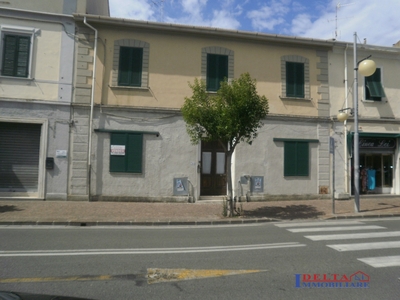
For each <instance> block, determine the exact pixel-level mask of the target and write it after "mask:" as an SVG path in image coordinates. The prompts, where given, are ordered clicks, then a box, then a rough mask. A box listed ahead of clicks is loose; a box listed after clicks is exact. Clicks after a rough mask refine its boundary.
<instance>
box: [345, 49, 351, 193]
mask: <svg viewBox="0 0 400 300" xmlns="http://www.w3.org/2000/svg"><path fill="white" fill-rule="evenodd" d="M348 47H349V45H348V44H346V48H345V49H344V93H345V95H344V99H345V103H344V107H345V108H348V107H349V106H348V105H349V104H348V88H349V86H348V77H347V48H348ZM343 127H344V128H343V131H344V132H343V134H344V178H345V184H344V190H345V193H348V194H349V195H350V191H349V174H348V169H349V168H348V166H349V163H348V161H347V160H348V149H347V120H346V121H344V123H343Z"/></svg>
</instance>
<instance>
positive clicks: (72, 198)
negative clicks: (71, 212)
mask: <svg viewBox="0 0 400 300" xmlns="http://www.w3.org/2000/svg"><path fill="white" fill-rule="evenodd" d="M67 200H68V201H89V196H88V195H68V198H67Z"/></svg>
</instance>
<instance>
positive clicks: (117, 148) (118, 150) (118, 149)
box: [111, 145, 125, 155]
mask: <svg viewBox="0 0 400 300" xmlns="http://www.w3.org/2000/svg"><path fill="white" fill-rule="evenodd" d="M111 155H125V145H111Z"/></svg>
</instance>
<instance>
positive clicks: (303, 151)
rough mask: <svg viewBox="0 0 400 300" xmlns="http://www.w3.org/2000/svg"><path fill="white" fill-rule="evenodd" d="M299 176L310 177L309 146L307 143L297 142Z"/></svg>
mask: <svg viewBox="0 0 400 300" xmlns="http://www.w3.org/2000/svg"><path fill="white" fill-rule="evenodd" d="M296 150H297V155H296V158H297V162H296V163H297V164H296V165H297V176H308V166H309V154H308V153H309V145H308V143H307V142H297V149H296Z"/></svg>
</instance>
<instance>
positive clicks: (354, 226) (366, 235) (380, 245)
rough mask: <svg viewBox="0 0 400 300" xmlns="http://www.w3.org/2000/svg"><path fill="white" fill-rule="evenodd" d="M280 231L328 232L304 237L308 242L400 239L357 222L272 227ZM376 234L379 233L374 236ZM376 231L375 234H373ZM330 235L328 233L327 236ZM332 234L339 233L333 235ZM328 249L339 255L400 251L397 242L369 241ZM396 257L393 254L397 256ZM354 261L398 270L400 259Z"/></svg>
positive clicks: (377, 228)
mask: <svg viewBox="0 0 400 300" xmlns="http://www.w3.org/2000/svg"><path fill="white" fill-rule="evenodd" d="M275 226H277V227H279V228H283V229H286V230H287V231H289V232H292V233H313V232H327V234H319V235H317V234H316V235H305V236H304V237H305V238H307V239H310V240H311V241H315V242H318V241H334V240H335V241H340V240H355V239H359V240H361V239H366V240H368V239H381V238H383V239H385V238H386V239H387V238H396V237H400V231H383V230H384V229H387V228H386V227H383V226H378V225H367V224H365V223H363V222H360V221H322V222H304V223H301V222H299V223H282V224H275ZM365 230H370V231H371V232H351V233H340V231H365ZM375 230H379V232H376V231H375ZM374 231H375V232H374ZM329 232H331V233H329ZM332 232H338V233H334V234H332ZM326 246H327V247H329V248H331V249H334V250H336V251H339V252H348V251H364V250H379V249H397V248H400V241H393V240H391V241H390V240H388V241H379V242H377V241H371V242H364V243H349V244H344V243H343V244H328V245H326ZM397 253H398V252H397ZM397 253H396V254H397ZM357 260H359V261H361V262H363V263H365V264H368V265H370V266H371V267H374V268H384V267H395V266H397V267H398V266H400V256H398V255H396V256H380V257H363V258H357Z"/></svg>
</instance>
